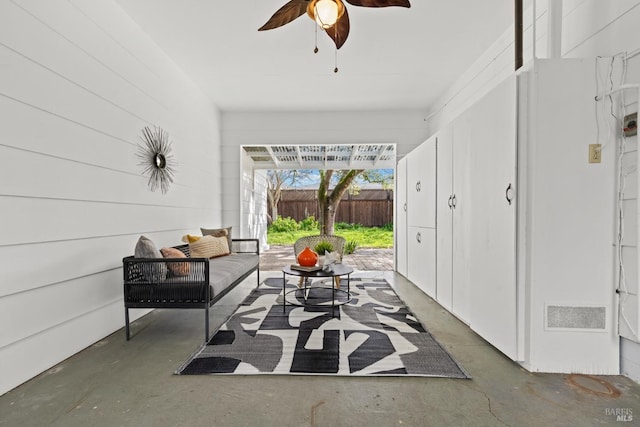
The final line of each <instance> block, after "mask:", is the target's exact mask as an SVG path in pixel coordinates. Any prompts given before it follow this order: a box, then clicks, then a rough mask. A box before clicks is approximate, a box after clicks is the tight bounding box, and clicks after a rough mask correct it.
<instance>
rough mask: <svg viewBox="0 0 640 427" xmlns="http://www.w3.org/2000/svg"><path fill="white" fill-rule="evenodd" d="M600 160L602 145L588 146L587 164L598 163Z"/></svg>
mask: <svg viewBox="0 0 640 427" xmlns="http://www.w3.org/2000/svg"><path fill="white" fill-rule="evenodd" d="M601 160H602V144H589V163H600V161H601Z"/></svg>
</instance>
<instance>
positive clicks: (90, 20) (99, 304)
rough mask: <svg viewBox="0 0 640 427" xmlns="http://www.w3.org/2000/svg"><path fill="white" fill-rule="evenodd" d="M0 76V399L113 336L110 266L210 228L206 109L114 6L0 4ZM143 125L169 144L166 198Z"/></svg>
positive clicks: (213, 196)
mask: <svg viewBox="0 0 640 427" xmlns="http://www.w3.org/2000/svg"><path fill="white" fill-rule="evenodd" d="M0 70H1V72H2V79H0V115H1V116H2V117H3V126H2V128H3V129H2V134H1V135H0V162H1V166H2V167H0V215H1V221H0V254H1V255H2V260H3V261H2V263H3V265H2V270H3V278H2V281H0V312H1V313H0V317H2V319H0V321H2V322H3V323H4V324H11V325H14V326H13V327H12V328H11V329H7V328H5V330H3V331H2V333H1V334H0V378H2V379H3V380H2V383H1V384H0V394H1V393H4V392H6V391H7V390H9V389H10V388H13V387H14V386H16V385H18V384H19V383H20V382H22V381H25V380H27V379H29V378H30V377H31V376H33V375H36V374H38V373H39V372H41V371H42V370H44V369H47V368H48V367H50V366H52V365H54V364H55V363H57V362H59V361H61V360H63V359H65V358H67V357H69V356H70V355H72V354H73V353H75V352H77V351H79V350H81V349H82V348H84V347H86V346H88V345H90V344H91V343H93V342H95V341H97V340H99V339H101V338H103V337H104V336H106V335H108V334H110V333H112V332H113V331H115V330H117V329H119V328H120V327H121V326H122V325H123V323H124V316H123V306H122V278H121V275H122V271H121V265H122V258H123V257H125V256H128V255H131V254H132V253H133V250H134V246H135V243H136V241H137V239H138V237H139V236H140V235H142V234H144V235H147V236H148V237H150V238H151V239H152V240H154V241H155V242H156V244H157V246H159V247H161V246H169V245H176V244H180V243H181V242H180V237H181V236H182V235H183V234H185V233H187V232H192V233H194V232H198V231H199V227H201V226H218V225H220V221H221V218H222V214H221V212H222V211H221V205H220V198H221V188H222V187H221V183H220V177H221V171H220V169H221V168H220V115H219V112H218V111H217V109H216V108H215V106H214V104H213V102H212V101H211V100H209V99H207V98H205V96H204V95H203V94H202V93H201V92H200V90H199V89H198V88H197V87H196V86H195V85H194V84H193V82H192V81H190V80H189V79H187V78H186V77H185V75H184V73H183V72H182V71H181V70H180V69H178V68H177V67H176V66H175V64H174V63H173V62H172V61H171V60H170V59H169V58H168V57H166V55H165V54H164V53H163V52H162V51H161V50H160V49H159V48H158V47H157V46H156V45H154V44H153V43H152V42H151V40H150V39H149V38H148V37H147V36H146V34H144V33H142V31H141V30H140V29H139V28H138V27H137V26H136V25H135V24H134V23H133V21H132V20H131V19H130V18H129V17H128V16H127V15H126V14H124V12H123V11H122V10H121V9H120V8H119V6H117V5H116V4H115V3H114V2H112V1H101V2H95V1H86V0H71V1H64V0H50V1H46V2H44V1H39V0H37V1H33V0H16V1H6V2H0ZM147 125H158V126H161V127H162V128H163V129H165V130H166V131H167V132H168V133H169V136H170V139H171V140H172V142H173V154H174V156H175V159H176V162H177V164H178V166H177V174H176V177H175V182H174V184H173V185H172V186H171V188H170V190H169V193H168V194H166V195H163V194H161V193H160V192H155V193H152V192H150V191H149V190H148V188H147V178H146V177H144V176H142V175H141V169H142V168H141V167H140V165H139V164H138V163H139V159H138V158H136V156H135V153H136V150H137V145H138V143H139V141H140V136H141V131H142V128H143V127H144V126H147ZM145 313H146V311H144V310H140V311H136V312H135V316H140V315H143V314H145ZM16 319H19V321H18V322H16ZM15 325H17V326H15ZM42 348H47V349H48V351H47V352H46V354H45V357H43V353H42V351H41V349H42ZM36 359H37V360H36Z"/></svg>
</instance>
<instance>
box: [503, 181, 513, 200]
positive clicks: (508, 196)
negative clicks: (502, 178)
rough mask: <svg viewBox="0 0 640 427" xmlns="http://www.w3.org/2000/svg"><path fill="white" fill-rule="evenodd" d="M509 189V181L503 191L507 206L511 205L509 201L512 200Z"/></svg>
mask: <svg viewBox="0 0 640 427" xmlns="http://www.w3.org/2000/svg"><path fill="white" fill-rule="evenodd" d="M511 190H512V186H511V183H509V186H508V187H507V189H506V190H505V191H504V196H505V198H506V199H507V202H508V203H509V206H511V202H512V201H513V197H512V195H511Z"/></svg>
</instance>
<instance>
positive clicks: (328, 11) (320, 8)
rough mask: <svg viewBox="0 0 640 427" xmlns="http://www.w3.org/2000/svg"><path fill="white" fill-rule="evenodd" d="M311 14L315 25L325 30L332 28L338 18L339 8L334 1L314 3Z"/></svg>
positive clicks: (324, 0)
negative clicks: (313, 16)
mask: <svg viewBox="0 0 640 427" xmlns="http://www.w3.org/2000/svg"><path fill="white" fill-rule="evenodd" d="M313 12H314V15H315V20H316V23H317V24H318V25H319V26H320V27H321V28H323V29H325V30H326V29H327V28H331V27H333V26H334V25H335V23H336V22H337V21H338V18H339V17H340V16H339V12H340V8H339V6H338V3H337V1H336V0H318V1H316V2H315V6H314V8H313Z"/></svg>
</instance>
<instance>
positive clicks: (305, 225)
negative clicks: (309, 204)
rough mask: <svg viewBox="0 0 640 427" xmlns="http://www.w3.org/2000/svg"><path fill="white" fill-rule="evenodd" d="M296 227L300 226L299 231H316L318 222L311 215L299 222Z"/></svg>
mask: <svg viewBox="0 0 640 427" xmlns="http://www.w3.org/2000/svg"><path fill="white" fill-rule="evenodd" d="M298 225H299V226H300V230H304V231H315V230H317V229H318V220H317V219H316V218H315V217H314V216H313V215H311V216H308V217H306V218H305V219H303V220H302V221H300V223H299V224H298Z"/></svg>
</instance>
